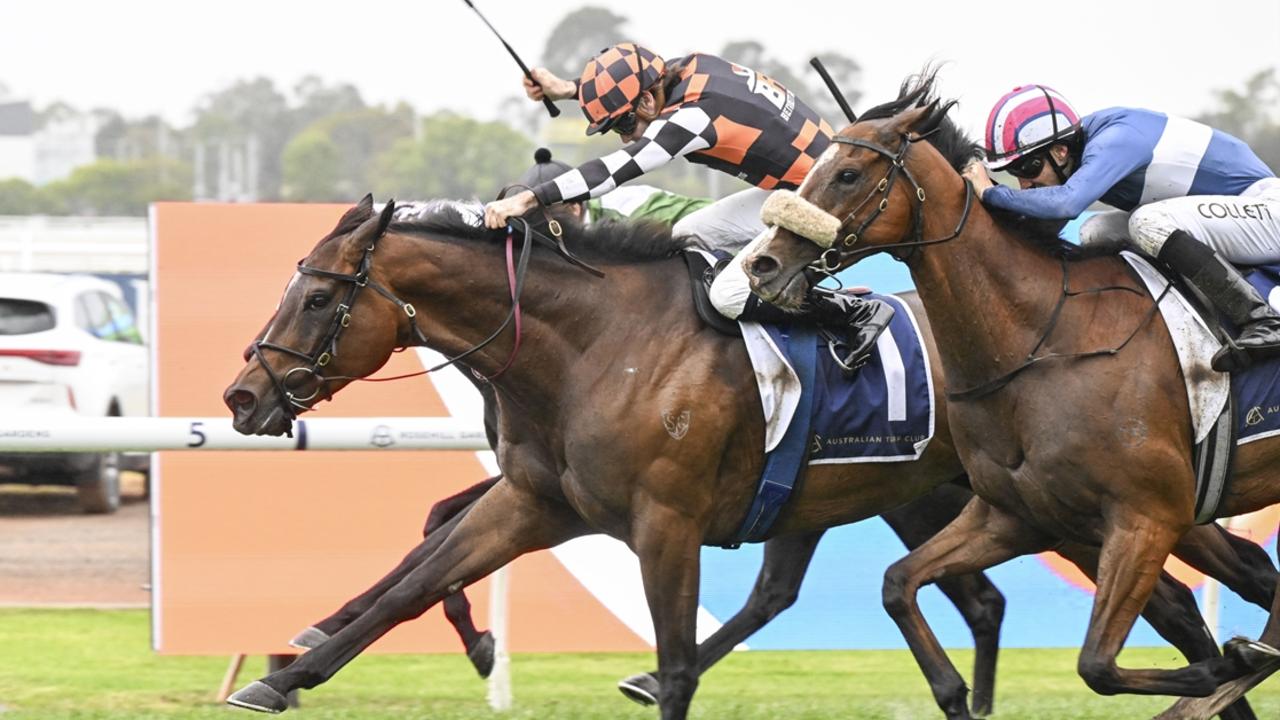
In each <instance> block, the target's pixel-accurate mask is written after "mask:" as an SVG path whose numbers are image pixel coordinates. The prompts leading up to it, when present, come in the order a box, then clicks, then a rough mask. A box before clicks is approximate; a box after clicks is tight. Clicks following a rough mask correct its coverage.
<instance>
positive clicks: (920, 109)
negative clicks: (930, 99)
mask: <svg viewBox="0 0 1280 720" xmlns="http://www.w3.org/2000/svg"><path fill="white" fill-rule="evenodd" d="M935 109H937V108H936V107H935V104H934V103H928V104H925V105H920V106H917V107H913V108H911V109H910V110H904V111H902V112H900V113H898V114H897V115H894V116H893V123H892V128H893V131H894V133H895V134H898V135H907V134H910V133H912V132H917V131H919V130H920V128H921V127H922V126H923V125H924V124H925V122H926V121H927V120H928V119H929V117H930V116H931V115H933V111H934V110H935Z"/></svg>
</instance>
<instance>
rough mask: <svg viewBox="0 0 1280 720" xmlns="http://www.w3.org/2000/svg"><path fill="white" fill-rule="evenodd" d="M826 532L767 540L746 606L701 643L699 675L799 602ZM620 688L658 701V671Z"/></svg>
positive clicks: (641, 699) (641, 698)
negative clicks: (811, 564) (810, 567)
mask: <svg viewBox="0 0 1280 720" xmlns="http://www.w3.org/2000/svg"><path fill="white" fill-rule="evenodd" d="M825 532H826V531H825V530H819V531H817V532H812V533H803V534H797V535H784V536H781V537H775V538H771V539H769V540H768V541H767V542H765V544H764V562H763V563H762V564H761V566H760V574H759V575H757V576H756V584H755V586H754V587H752V588H751V596H750V597H748V598H747V603H746V605H743V607H742V609H741V610H739V611H738V612H737V614H735V615H734V616H733V617H731V618H729V619H728V620H727V621H726V622H725V623H724V625H721V626H720V628H719V629H718V630H716V631H715V632H714V633H712V635H711V637H709V638H707V639H706V640H703V641H702V643H701V644H700V645H698V675H702V674H703V673H705V672H706V671H707V670H710V669H711V666H712V665H715V664H716V663H717V662H720V660H721V659H723V658H724V656H725V655H728V654H729V652H730V651H731V650H733V648H734V647H736V646H737V645H738V643H740V642H742V641H743V640H746V639H747V638H749V637H751V635H752V634H753V633H755V631H757V630H759V629H760V628H762V627H764V626H765V625H766V624H768V622H769V621H770V620H772V619H773V618H775V617H777V615H778V613H780V612H782V611H783V610H786V609H787V608H789V607H791V606H792V605H793V604H795V601H796V597H797V596H798V595H799V594H800V584H801V582H803V581H804V574H805V572H806V571H807V570H808V568H809V561H810V560H812V559H813V552H814V550H816V549H817V547H818V541H819V540H820V539H822V535H823V533H825ZM618 690H619V691H621V692H622V694H623V695H625V696H626V697H627V698H628V699H630V700H633V701H635V702H637V703H640V704H641V705H653V704H655V703H657V702H658V693H659V684H658V677H657V672H656V671H654V672H648V673H640V674H639V675H632V676H631V677H628V678H625V679H623V680H621V681H620V682H619V683H618Z"/></svg>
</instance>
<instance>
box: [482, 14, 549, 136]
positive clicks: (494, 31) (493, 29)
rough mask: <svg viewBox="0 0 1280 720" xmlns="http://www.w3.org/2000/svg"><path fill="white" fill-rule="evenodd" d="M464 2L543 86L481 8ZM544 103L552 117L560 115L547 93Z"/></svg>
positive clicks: (517, 61)
mask: <svg viewBox="0 0 1280 720" xmlns="http://www.w3.org/2000/svg"><path fill="white" fill-rule="evenodd" d="M462 2H464V3H466V4H467V7H469V8H471V9H472V10H475V11H476V15H479V16H480V19H481V20H483V21H484V24H485V25H488V26H489V29H490V30H492V31H493V34H494V35H495V36H497V38H498V40H499V41H500V42H501V43H502V47H504V48H506V49H507V52H509V53H511V57H512V59H514V60H515V61H516V64H517V65H519V66H520V69H521V70H523V71H524V76H525V77H527V78H529V81H530V82H532V83H533V84H534V85H537V86H538V87H542V85H540V84H539V83H538V81H537V80H534V79H533V73H531V72H529V67H528V66H527V65H525V64H524V61H523V60H521V59H520V56H519V55H517V54H516V51H515V50H514V49H512V47H511V45H510V44H508V43H507V41H506V40H503V39H502V34H501V33H499V32H498V29H497V28H495V27H494V26H493V23H491V22H489V20H488V19H487V18H486V17H485V16H484V15H483V14H482V13H481V12H480V10H479V8H477V7H476V6H475V5H472V4H471V0H462ZM542 104H543V105H545V106H546V107H547V112H548V113H551V117H560V108H558V107H556V104H555V103H553V102H551V98H549V97H547V96H546V95H543V96H542Z"/></svg>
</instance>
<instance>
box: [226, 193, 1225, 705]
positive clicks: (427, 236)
mask: <svg viewBox="0 0 1280 720" xmlns="http://www.w3.org/2000/svg"><path fill="white" fill-rule="evenodd" d="M467 215H468V211H467V210H465V209H463V210H459V209H458V208H457V207H456V206H451V205H442V206H440V207H439V208H438V209H437V210H436V212H434V213H427V214H423V215H420V216H418V217H417V218H416V219H415V220H413V221H410V222H403V223H397V224H392V223H391V218H392V209H391V206H390V205H389V206H388V207H387V209H385V210H384V211H383V212H382V213H380V214H375V213H374V211H373V207H372V201H371V199H370V198H365V200H363V201H362V202H361V203H360V204H359V205H357V206H356V207H355V208H353V209H352V210H350V211H348V213H347V214H346V215H345V216H344V217H343V218H342V219H341V220H340V221H339V223H338V226H337V227H336V228H335V229H334V231H333V232H331V233H330V234H329V235H328V236H327V237H326V238H324V239H322V240H321V241H320V243H319V244H318V245H317V246H316V247H315V249H314V250H313V251H312V252H311V253H310V255H309V256H308V257H307V258H306V259H305V260H304V261H303V263H301V264H300V266H299V273H298V274H297V275H295V277H294V279H293V280H292V281H291V282H290V284H289V287H288V288H287V290H286V292H285V295H284V298H283V300H282V302H281V305H280V307H279V310H278V312H277V315H276V317H275V319H274V321H273V322H272V323H271V324H270V327H269V328H268V329H267V330H266V331H265V332H264V333H263V337H262V339H261V341H259V342H257V343H255V345H254V352H253V356H252V358H251V359H250V360H249V361H248V363H247V364H246V366H245V368H244V369H243V370H242V371H241V372H240V374H239V376H238V377H237V378H236V380H235V381H234V382H233V383H232V385H231V386H230V387H229V388H228V389H227V391H226V393H225V400H226V403H227V405H228V407H229V408H230V409H231V411H232V413H233V414H234V423H235V427H236V428H237V429H238V430H240V431H241V432H244V433H254V434H281V433H284V432H286V431H288V430H289V429H290V427H291V422H290V421H291V419H292V418H293V417H294V416H295V415H296V414H297V412H299V411H302V410H306V409H308V408H309V407H310V406H311V405H312V404H313V403H314V402H316V399H317V398H320V397H325V396H327V395H329V394H331V393H333V392H336V391H338V390H339V389H341V387H343V386H344V385H345V384H346V383H348V382H350V381H351V380H353V379H354V378H357V377H363V376H367V375H369V374H370V373H373V372H374V371H376V370H377V369H378V368H379V367H380V366H381V365H382V364H383V363H384V362H385V361H386V360H387V358H388V357H389V356H390V354H391V353H392V352H393V351H395V350H396V349H398V348H403V347H407V346H411V345H415V344H422V343H425V344H428V345H429V346H431V347H433V348H435V349H437V350H439V351H441V352H443V353H445V354H446V355H449V356H451V357H461V356H463V355H466V362H467V364H468V365H469V366H470V367H471V368H473V369H474V370H476V371H478V372H481V373H483V374H485V375H486V376H490V377H494V380H493V386H494V389H495V391H496V393H497V400H498V407H499V413H498V416H499V424H500V428H499V443H498V455H499V463H500V465H501V467H502V470H503V480H502V481H500V482H498V483H497V484H496V485H494V487H493V488H491V489H490V490H489V491H488V492H486V493H485V494H484V495H483V496H482V497H481V498H480V499H479V500H478V501H477V502H476V503H475V504H474V505H473V506H471V507H470V509H469V510H468V511H467V512H466V513H464V514H462V515H460V516H459V517H458V519H457V520H456V522H457V524H456V526H454V527H453V528H452V529H451V530H450V531H449V532H448V533H447V534H445V535H444V536H443V537H442V538H441V539H440V541H439V546H438V547H436V548H435V549H434V550H433V551H432V552H430V554H429V556H428V557H427V558H426V559H425V561H423V562H421V563H419V564H417V565H416V566H414V567H413V568H412V569H410V570H409V571H408V572H407V573H406V574H405V575H404V577H403V578H402V579H401V580H400V581H399V582H398V583H396V584H395V585H394V586H393V587H391V588H390V589H389V590H387V591H386V592H385V593H383V594H382V595H381V596H380V597H379V598H378V599H377V600H376V601H375V602H374V604H373V607H372V608H371V609H370V610H369V611H367V612H365V613H363V614H362V615H360V616H359V617H358V618H356V619H355V620H353V621H352V622H350V623H349V624H348V625H346V626H345V627H343V628H342V629H341V630H339V631H338V632H336V633H335V634H334V635H333V636H332V637H331V638H329V639H328V640H327V641H326V642H324V643H323V644H321V645H320V646H319V647H318V648H316V649H315V650H312V651H310V652H308V653H306V654H305V655H303V656H302V657H301V658H300V659H299V660H298V661H297V662H295V663H293V664H292V665H290V666H288V667H287V668H284V669H282V670H279V671H277V672H274V673H272V674H270V675H268V676H267V677H265V678H263V679H262V680H260V681H257V682H254V683H253V684H251V685H249V686H248V687H246V688H244V689H242V690H241V691H239V692H237V693H236V694H235V695H233V696H232V698H231V699H230V702H232V703H233V704H237V705H240V706H243V707H248V708H252V709H257V710H265V711H280V710H283V709H284V708H285V707H286V703H285V696H286V695H287V693H288V692H289V691H291V690H295V689H298V688H309V687H314V686H316V685H318V684H320V683H322V682H324V681H325V680H327V679H328V678H329V677H331V676H332V675H333V674H334V673H335V672H337V671H338V670H339V669H340V668H341V667H342V666H343V665H345V664H346V663H347V662H349V661H350V660H351V659H352V658H354V657H355V656H356V655H357V654H359V653H360V652H361V651H362V650H363V649H364V648H366V647H368V645H369V644H371V643H372V642H374V641H375V640H376V639H377V638H378V637H380V636H381V635H383V634H384V633H386V632H387V631H388V630H390V629H391V628H392V627H394V626H395V625H397V624H399V623H401V622H404V621H406V620H409V619H412V618H414V617H417V616H419V615H420V614H422V613H423V612H425V611H426V610H427V609H428V608H429V607H431V606H432V605H434V604H435V603H437V602H439V601H440V600H441V599H442V598H444V597H445V596H447V595H449V594H452V593H454V592H456V591H457V590H459V589H461V588H463V587H465V586H466V585H469V584H470V583H473V582H475V581H476V580H478V579H480V578H482V577H484V576H486V575H488V574H489V573H491V572H492V571H494V570H496V569H497V568H499V567H501V566H503V565H505V564H507V563H508V562H510V561H511V560H513V559H515V558H516V557H519V556H520V555H523V554H525V553H527V552H532V551H535V550H540V549H544V548H548V547H551V546H553V545H556V544H558V543H561V542H564V541H566V540H568V539H571V538H573V537H577V536H580V535H583V534H587V533H592V532H603V533H607V534H609V535H612V536H613V537H616V538H619V539H621V540H623V541H624V542H626V543H627V544H628V545H629V546H630V547H631V549H632V550H633V551H634V552H635V553H636V554H637V555H638V557H639V560H640V566H641V573H642V576H643V582H644V586H645V592H646V596H647V599H648V602H649V606H650V610H651V615H652V619H653V622H654V627H655V631H656V639H657V646H658V667H659V678H660V680H661V688H662V691H661V698H660V706H661V710H662V717H663V718H668V719H669V718H683V717H685V716H686V713H687V710H688V706H689V702H690V700H691V698H692V695H693V692H694V690H695V688H696V686H697V675H698V673H697V668H698V665H697V652H696V643H695V641H694V621H695V615H696V609H697V598H698V581H699V569H698V561H699V546H700V545H702V544H723V543H725V542H728V541H729V540H730V539H731V538H732V537H733V536H734V533H735V531H736V530H737V529H738V526H739V524H740V523H741V522H742V518H743V516H744V515H745V514H746V510H747V507H748V504H749V502H750V501H751V498H752V495H753V493H754V490H755V487H756V484H757V480H758V478H759V475H760V471H761V468H762V464H763V452H762V448H763V441H764V424H763V422H762V410H761V405H760V400H759V395H758V393H757V392H756V389H755V386H754V379H753V373H752V369H751V367H750V364H749V360H748V357H747V354H746V352H745V349H744V348H743V346H742V345H741V343H740V342H739V341H738V340H737V339H735V338H729V337H725V336H722V335H719V334H717V333H716V332H714V331H712V330H710V329H709V328H707V327H705V326H703V325H702V324H701V322H700V321H699V320H698V318H697V317H696V315H695V314H694V313H693V312H691V311H690V306H691V304H692V299H691V290H690V286H689V283H688V280H687V274H686V273H685V272H684V269H683V267H682V261H681V260H679V259H677V258H674V257H672V249H673V242H672V240H671V238H670V234H669V232H663V231H656V230H649V231H646V230H643V229H637V228H618V227H613V226H608V225H604V226H595V227H593V228H588V229H586V230H583V231H582V234H581V235H580V236H578V237H574V238H570V241H572V242H574V244H575V245H577V246H579V247H581V248H584V249H583V250H581V251H580V252H584V253H587V252H590V254H591V257H589V258H588V259H590V260H591V261H592V262H596V263H598V264H599V265H600V266H601V267H603V268H604V269H605V271H606V277H605V278H601V277H596V276H594V275H592V274H589V273H587V272H584V271H583V269H582V268H581V267H578V266H576V265H574V264H571V263H568V262H565V260H564V258H563V257H561V256H560V255H558V254H555V253H549V252H543V251H542V250H541V249H537V250H536V251H535V250H534V249H531V248H528V247H527V246H526V248H525V249H524V250H523V251H521V252H520V259H519V261H515V260H514V259H513V256H514V255H515V251H514V249H513V246H514V244H515V243H514V242H513V241H512V239H511V237H510V236H508V240H507V245H506V251H505V255H506V257H507V266H508V268H509V271H508V273H505V274H504V273H503V272H502V271H501V268H502V266H503V262H504V260H503V258H504V249H503V244H502V243H501V238H502V236H501V234H500V233H493V232H490V231H487V230H484V229H483V228H481V227H478V226H477V225H475V224H472V222H468V218H467V217H466V216H467ZM593 249H594V250H593ZM375 251H376V252H375ZM375 257H376V259H377V262H376V263H375V262H374V259H375ZM366 290H368V291H371V292H366ZM513 297H519V306H520V307H521V308H522V311H523V322H522V323H517V326H522V332H520V333H509V332H491V329H492V328H494V327H499V328H501V327H502V326H504V324H505V323H504V321H503V318H510V317H512V316H513V313H512V310H511V309H510V307H511V305H512V304H513V303H512V298H513ZM655 300H656V302H655ZM907 301H908V303H910V304H911V305H912V306H913V307H914V308H915V309H916V311H917V312H918V310H919V307H918V304H917V303H916V302H915V300H914V298H907ZM920 319H922V320H923V317H921V318H920ZM487 337H488V338H498V341H497V342H486V341H485V339H486V338H487ZM925 337H926V342H928V343H931V340H929V334H928V332H927V331H926V332H925ZM517 349H518V354H517V353H516V350H517ZM930 356H931V357H932V356H933V350H932V347H931V348H930ZM513 359H514V362H512V360H513ZM933 370H934V371H935V372H937V371H938V368H937V367H935V368H933ZM939 379H940V380H941V378H939ZM943 384H944V383H943V382H937V383H935V387H939V388H940V387H942V386H943ZM938 400H939V402H941V398H938ZM684 411H689V413H690V418H691V420H690V423H689V425H688V429H687V432H686V433H684V434H682V435H680V436H679V437H676V434H672V433H670V432H668V430H667V428H666V426H665V425H664V423H663V416H664V414H670V413H673V412H675V413H681V412H684ZM950 437H951V436H950V429H949V427H948V424H947V422H946V421H945V420H944V419H941V418H940V419H939V422H938V423H937V425H936V436H935V438H934V439H933V441H932V442H931V443H930V445H929V447H928V449H927V450H926V451H925V452H924V454H923V456H922V457H921V458H920V459H919V460H917V461H915V462H913V463H909V464H908V463H884V464H870V465H863V466H854V468H853V469H850V466H840V465H822V466H815V467H813V468H810V469H809V471H808V472H807V474H806V477H805V478H804V482H803V485H802V486H801V487H800V488H799V489H798V491H797V492H796V493H795V495H794V496H793V498H792V501H791V503H790V505H789V506H788V508H786V510H785V511H784V512H783V514H782V515H781V516H780V518H779V520H778V522H777V523H776V525H775V526H774V528H773V531H772V534H773V535H774V536H784V535H791V534H797V533H807V532H813V531H816V530H819V529H822V528H826V527H830V526H833V525H838V524H843V523H848V522H854V521H857V520H861V519H865V518H867V517H870V516H872V515H875V514H878V513H882V512H884V511H885V510H888V509H890V508H892V507H895V506H898V505H901V504H903V503H905V502H907V501H909V500H911V499H913V498H916V497H919V496H920V495H923V494H924V493H926V492H928V491H929V490H930V489H932V488H934V487H936V486H938V485H939V484H941V483H944V482H947V481H949V480H951V479H952V478H955V477H956V476H957V475H959V473H960V472H961V467H960V464H959V462H958V460H957V456H956V453H955V449H954V447H953V445H952V443H951V439H950ZM908 468H909V471H908ZM962 517H963V515H962ZM1202 535H1203V536H1204V539H1205V541H1206V547H1214V548H1216V550H1215V551H1214V552H1213V553H1211V554H1212V555H1213V557H1212V558H1209V559H1207V560H1206V563H1205V564H1210V565H1212V564H1214V563H1218V562H1219V561H1224V562H1225V564H1227V565H1234V566H1235V567H1234V569H1236V570H1238V569H1240V568H1239V565H1240V563H1239V560H1238V558H1237V556H1236V555H1235V553H1234V552H1232V551H1231V550H1230V548H1229V547H1227V546H1226V543H1224V542H1222V541H1221V536H1220V535H1219V534H1218V533H1216V532H1213V531H1208V532H1206V533H1203V534H1202ZM1070 547H1074V546H1068V545H1063V546H1061V548H1060V549H1061V550H1064V551H1065V550H1067V549H1068V548H1070ZM1200 559H1204V558H1200ZM1076 561H1077V562H1079V563H1080V564H1082V565H1083V566H1084V568H1085V569H1086V571H1089V572H1092V571H1093V570H1094V567H1093V565H1094V563H1095V561H1096V558H1094V557H1090V556H1088V553H1087V552H1085V553H1083V554H1082V555H1081V556H1080V557H1077V558H1076ZM1205 569H1208V568H1205ZM1215 569H1216V570H1219V573H1218V574H1219V575H1224V576H1225V575H1226V574H1228V573H1227V572H1226V571H1223V570H1222V568H1221V567H1215ZM1157 574H1158V572H1157ZM1246 574H1247V571H1246ZM1223 579H1224V580H1225V579H1226V577H1224V578H1223ZM1244 584H1248V583H1247V582H1245V583H1244ZM1164 614H1165V615H1167V616H1168V617H1172V616H1173V613H1172V612H1166V613H1164ZM1174 621H1175V622H1176V621H1177V620H1176V619H1175V620H1174ZM1204 638H1207V636H1202V640H1203V639H1204ZM1201 645H1203V642H1201ZM1186 651H1187V652H1188V653H1189V654H1192V655H1199V656H1201V657H1203V656H1204V652H1205V651H1204V650H1203V648H1197V649H1187V650H1186Z"/></svg>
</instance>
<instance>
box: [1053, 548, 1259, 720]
mask: <svg viewBox="0 0 1280 720" xmlns="http://www.w3.org/2000/svg"><path fill="white" fill-rule="evenodd" d="M1057 552H1058V554H1059V555H1061V556H1062V557H1064V558H1066V559H1067V560H1069V561H1071V563H1072V564H1074V565H1075V566H1076V567H1077V568H1079V569H1080V571H1081V572H1083V573H1084V574H1085V575H1086V576H1087V577H1088V578H1089V579H1090V580H1093V581H1094V582H1097V577H1098V562H1099V556H1100V555H1101V550H1099V549H1098V548H1096V547H1091V546H1087V545H1079V544H1076V543H1063V544H1062V545H1060V546H1058V548H1057ZM1142 617H1144V618H1146V620H1147V622H1149V623H1151V627H1152V628H1154V629H1155V631H1156V632H1157V633H1159V635H1160V637H1162V638H1164V639H1165V640H1167V641H1169V643H1170V644H1171V645H1173V646H1174V647H1176V648H1177V649H1178V650H1179V651H1180V652H1181V653H1182V654H1183V656H1184V657H1186V658H1187V660H1189V661H1191V662H1196V661H1199V660H1208V659H1211V658H1220V657H1222V653H1221V652H1219V651H1218V645H1217V643H1215V642H1214V640H1213V635H1212V634H1211V633H1210V632H1209V628H1208V626H1207V625H1205V623H1204V618H1203V617H1202V616H1201V615H1200V608H1199V607H1198V606H1197V605H1196V597H1195V595H1194V594H1193V593H1192V592H1191V589H1190V588H1188V587H1187V586H1186V585H1183V584H1182V583H1180V582H1178V581H1177V580H1176V579H1174V578H1173V576H1172V575H1169V574H1168V573H1167V572H1161V573H1160V579H1159V580H1158V581H1157V582H1156V586H1155V590H1154V591H1152V593H1151V598H1150V599H1149V600H1147V604H1146V607H1144V608H1143V609H1142ZM1256 717H1257V716H1256V715H1254V712H1253V708H1251V707H1250V706H1249V703H1248V701H1246V700H1243V699H1241V700H1240V701H1239V702H1237V703H1235V704H1234V705H1231V707H1229V708H1226V709H1225V710H1223V711H1222V720H1256Z"/></svg>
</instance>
